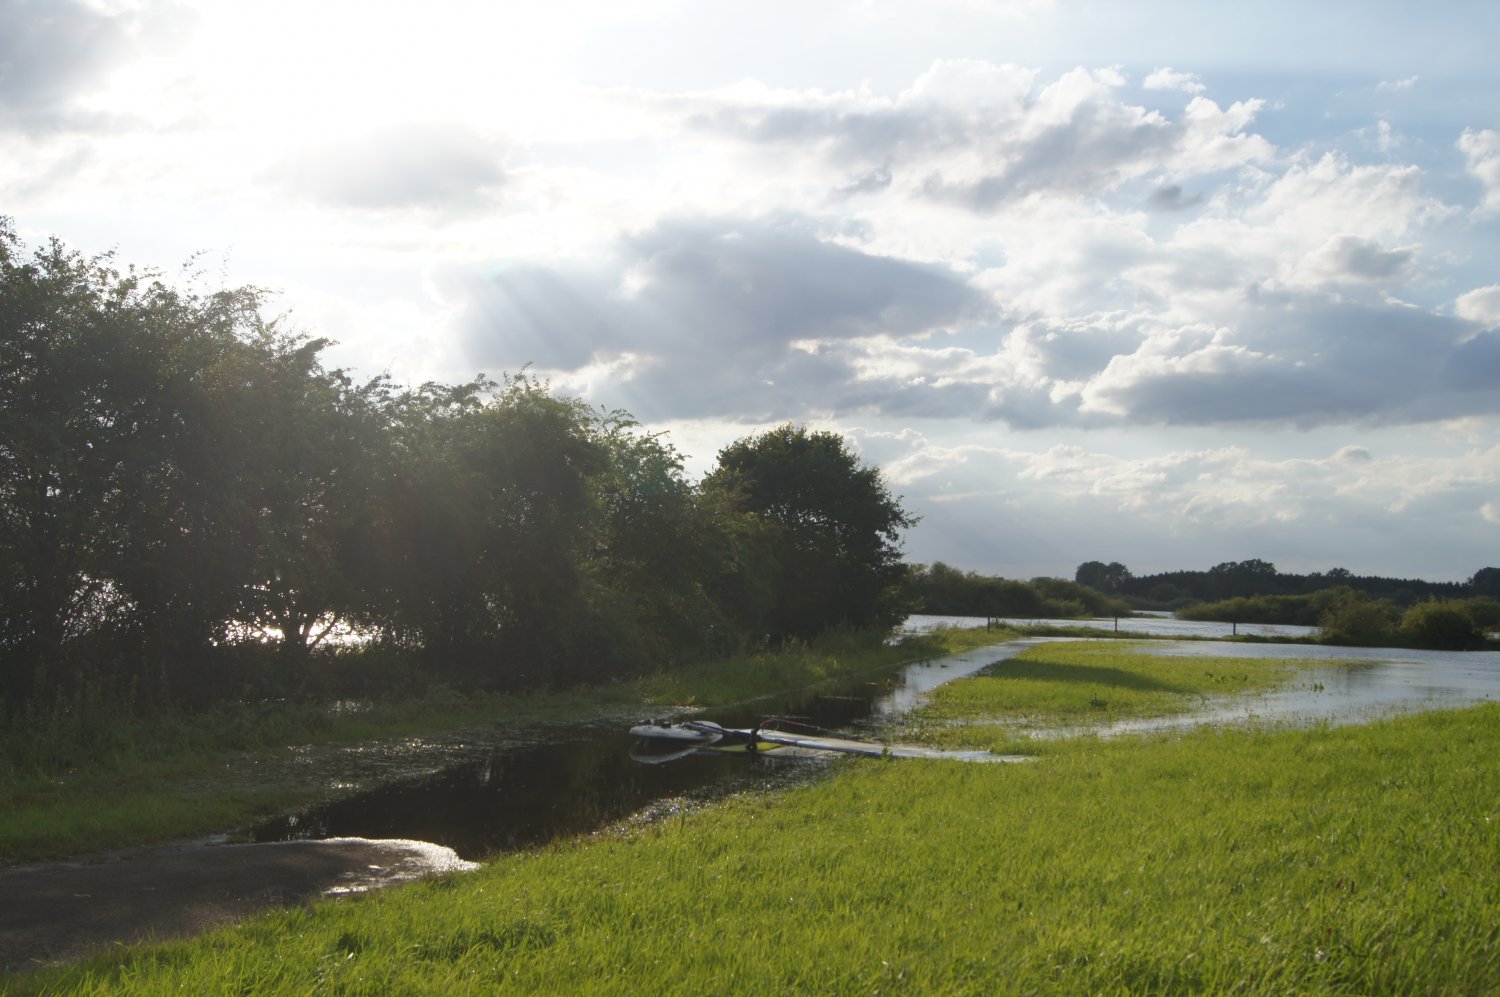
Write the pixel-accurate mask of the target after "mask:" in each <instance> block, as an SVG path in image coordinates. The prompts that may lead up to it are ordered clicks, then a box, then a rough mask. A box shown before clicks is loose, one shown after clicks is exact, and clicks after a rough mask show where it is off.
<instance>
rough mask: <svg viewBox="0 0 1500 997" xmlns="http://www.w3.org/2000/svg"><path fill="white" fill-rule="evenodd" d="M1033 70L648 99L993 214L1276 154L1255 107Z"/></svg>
mask: <svg viewBox="0 0 1500 997" xmlns="http://www.w3.org/2000/svg"><path fill="white" fill-rule="evenodd" d="M1037 75H1038V74H1037V73H1036V71H1034V70H1030V69H1024V68H1022V67H1018V66H1013V65H996V64H994V63H989V62H984V61H980V60H950V61H940V62H937V63H935V64H934V65H933V66H932V67H931V68H930V69H929V70H928V71H927V72H926V73H924V74H922V76H920V77H919V78H918V79H917V80H916V81H915V82H914V83H913V84H912V86H911V87H910V88H908V89H907V90H905V91H903V92H902V93H900V94H899V95H897V96H896V97H893V98H886V97H880V96H877V95H874V94H872V93H870V92H868V91H864V90H859V91H845V92H839V93H832V94H830V93H825V92H822V91H788V90H772V89H770V88H767V87H764V86H761V85H758V84H741V85H739V86H736V87H733V88H728V89H726V90H722V91H716V92H710V93H704V94H697V95H693V96H691V97H661V98H653V99H654V100H655V102H656V103H658V104H659V105H660V106H661V107H664V108H669V109H673V110H676V111H677V112H679V113H683V114H685V115H686V121H687V122H688V123H689V124H690V126H691V127H692V128H694V129H695V130H697V131H698V132H700V133H705V134H710V135H714V136H719V137H722V138H725V139H728V140H732V141H736V142H740V143H744V144H746V145H748V146H762V147H776V148H780V149H783V150H786V151H787V152H788V153H795V154H798V155H802V156H805V157H811V160H812V162H813V163H814V164H821V167H822V168H823V169H825V170H827V171H829V172H830V174H832V175H833V176H836V177H838V178H839V179H838V180H837V181H836V182H835V183H834V184H833V185H832V186H833V187H834V188H835V189H837V190H839V191H840V192H843V191H849V190H867V189H870V187H871V184H872V182H873V181H878V185H879V187H880V188H881V189H886V188H889V189H890V190H891V191H893V192H896V193H899V194H900V195H901V196H904V197H907V198H917V199H926V200H931V201H936V202H941V203H946V204H949V205H954V206H958V207H961V208H965V209H967V210H971V211H975V212H981V213H989V212H994V211H996V210H998V209H1000V208H1002V207H1004V206H1005V205H1007V204H1011V203H1013V202H1015V201H1018V200H1021V199H1024V198H1026V197H1029V196H1032V195H1051V196H1068V197H1072V196H1080V195H1082V196H1094V195H1099V194H1103V193H1107V192H1109V191H1112V190H1114V189H1116V188H1118V187H1119V186H1121V185H1122V184H1124V183H1127V182H1129V181H1131V180H1134V179H1137V178H1140V177H1144V176H1160V177H1164V178H1177V177H1185V176H1195V175H1199V174H1203V173H1208V172H1214V171H1219V170H1226V169H1232V168H1235V167H1239V166H1243V165H1246V164H1249V163H1255V162H1260V161H1262V160H1265V159H1267V158H1269V157H1270V155H1271V153H1272V150H1271V146H1270V144H1269V143H1268V142H1267V141H1266V140H1265V139H1264V138H1262V137H1260V136H1258V135H1254V134H1251V133H1247V132H1246V131H1245V129H1246V128H1247V127H1248V126H1249V125H1250V124H1251V123H1252V122H1253V120H1254V118H1255V116H1256V114H1257V113H1258V112H1259V110H1260V108H1261V106H1262V105H1261V103H1260V102H1259V101H1255V100H1250V101H1243V102H1240V103H1236V104H1233V105H1231V106H1230V107H1228V108H1221V107H1220V106H1219V105H1217V104H1216V103H1214V102H1213V101H1211V100H1207V99H1205V98H1202V97H1194V98H1193V99H1192V101H1190V102H1189V104H1188V106H1187V108H1185V109H1184V110H1183V111H1182V112H1181V114H1180V115H1178V116H1177V117H1176V118H1170V117H1168V116H1166V115H1164V114H1162V113H1161V112H1158V111H1152V110H1148V109H1146V108H1143V107H1140V106H1136V105H1132V104H1128V103H1126V102H1125V101H1124V100H1122V99H1121V98H1120V94H1119V91H1120V89H1121V88H1122V87H1123V86H1124V84H1125V79H1124V77H1122V76H1120V74H1119V73H1117V72H1115V71H1113V70H1087V69H1081V68H1080V69H1075V70H1072V71H1070V72H1067V73H1064V74H1063V75H1062V76H1061V77H1059V78H1058V79H1056V80H1054V81H1052V82H1051V83H1047V84H1045V85H1041V86H1038V85H1037Z"/></svg>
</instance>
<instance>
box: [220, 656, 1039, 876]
mask: <svg viewBox="0 0 1500 997" xmlns="http://www.w3.org/2000/svg"><path fill="white" fill-rule="evenodd" d="M1027 646H1030V642H1017V643H1015V644H1007V645H1000V646H993V647H987V648H981V649H979V650H976V651H970V652H965V653H962V654H956V655H950V656H948V657H944V658H941V659H934V660H931V661H924V662H919V663H915V664H912V665H908V666H906V667H905V668H903V669H901V670H899V671H896V672H892V673H886V674H884V675H878V676H874V677H866V678H862V679H854V680H846V681H842V682H839V683H836V684H832V685H829V686H825V687H822V688H820V689H816V690H804V691H802V692H799V693H794V694H791V695H789V696H783V697H772V698H767V699H763V700H758V701H756V702H754V703H751V704H747V705H743V706H741V707H738V708H731V709H726V710H716V711H714V714H713V717H712V719H714V720H717V721H719V722H721V723H724V724H725V725H727V726H740V727H748V726H753V725H754V724H755V723H757V722H759V721H760V720H762V719H764V718H765V717H767V716H771V715H777V716H796V717H799V718H804V719H805V720H806V721H807V722H808V723H811V724H814V725H816V726H818V727H823V728H827V729H830V730H842V731H848V732H851V733H852V734H853V736H864V737H872V736H876V735H877V734H878V731H879V730H880V729H881V728H882V727H883V726H884V725H886V724H888V723H889V722H890V721H891V720H893V719H895V718H896V717H898V716H900V715H901V714H902V713H904V712H905V711H906V710H907V709H909V708H910V707H911V706H912V705H913V704H914V703H915V702H916V701H917V699H919V698H920V697H921V695H923V694H924V693H926V692H928V691H930V690H931V689H933V688H935V687H936V686H938V685H941V684H942V683H943V682H950V681H952V680H954V679H957V678H962V677H964V676H967V675H972V674H974V673H975V672H978V671H979V670H981V669H982V668H984V667H985V666H987V665H989V664H992V663H994V662H996V661H999V660H1003V659H1004V658H1006V657H1009V656H1011V655H1013V654H1017V653H1019V652H1020V651H1021V650H1022V649H1023V648H1024V647H1027ZM641 719H644V718H642V717H635V718H634V722H639V720H641ZM629 726H630V723H626V722H619V721H610V722H608V723H590V724H583V725H577V726H571V727H569V726H559V727H557V728H555V729H553V730H551V731H550V734H549V738H548V740H547V741H546V742H545V743H540V744H537V743H533V744H524V745H522V744H516V743H514V740H513V739H512V740H510V741H503V740H501V738H500V735H499V734H494V735H492V736H493V737H494V742H493V743H486V742H485V735H483V734H476V735H475V736H474V739H473V740H471V741H469V742H466V743H447V744H443V745H440V746H437V747H438V748H439V749H440V750H439V751H438V752H437V757H439V758H442V759H443V760H444V762H445V764H443V766H442V767H441V768H440V769H439V770H437V771H434V772H426V773H418V774H413V775H411V776H409V777H406V778H399V779H393V780H390V781H388V782H385V783H384V784H382V785H379V786H376V787H375V788H373V789H370V790H368V791H365V792H360V793H356V794H354V795H350V796H347V797H345V798H342V799H337V800H332V801H329V802H326V803H323V804H319V805H316V806H313V807H309V808H306V809H304V810H299V811H297V812H294V813H290V814H285V815H282V816H279V817H276V818H273V819H271V820H267V821H264V822H262V823H260V824H257V825H255V826H254V827H252V828H251V829H250V831H249V838H250V840H252V841H255V842H271V841H294V840H307V839H324V838H341V837H358V838H402V839H415V840H419V841H430V842H433V843H435V844H438V845H442V846H445V847H448V848H452V849H453V850H454V851H455V852H456V853H457V854H458V855H459V856H461V857H462V858H464V859H471V860H472V859H480V858H483V857H485V856H486V855H492V854H495V853H497V852H503V851H513V850H516V849H521V848H527V847H532V846H535V845H540V844H544V843H546V842H548V841H551V840H553V839H555V838H559V837H564V836H570V835H576V834H583V833H588V832H590V831H594V830H597V829H600V828H603V827H606V826H608V825H611V824H614V823H617V822H619V821H623V820H625V819H626V818H629V817H631V816H632V815H633V814H637V813H639V812H641V811H643V810H646V809H648V808H650V807H651V806H652V805H653V804H657V803H660V802H661V801H669V800H670V801H677V802H678V805H684V806H691V805H694V804H695V803H697V802H701V801H704V800H709V799H717V798H720V797H724V796H728V795H730V794H733V793H739V792H746V791H761V790H765V789H769V788H774V787H777V786H784V785H789V784H791V783H794V782H796V781H798V780H801V779H806V778H809V777H810V776H811V775H814V774H816V773H817V772H819V771H821V770H822V768H823V767H824V766H826V765H827V764H828V763H829V759H828V758H827V757H826V756H825V755H823V754H811V753H797V752H785V753H784V752H770V753H767V754H766V755H765V756H764V757H752V758H746V757H744V756H742V755H734V756H730V755H724V754H713V753H698V754H694V755H692V756H690V757H684V758H681V759H678V760H676V761H673V762H672V763H671V764H668V765H643V764H640V763H639V762H637V761H634V760H633V759H632V758H631V757H630V748H631V745H632V743H633V742H634V740H635V739H634V738H632V737H631V736H630V733H629ZM458 753H463V754H464V755H466V757H464V758H463V760H461V761H455V760H454V756H455V755H456V754H458ZM415 754H417V755H420V753H415Z"/></svg>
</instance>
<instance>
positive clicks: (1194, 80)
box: [1141, 68, 1208, 93]
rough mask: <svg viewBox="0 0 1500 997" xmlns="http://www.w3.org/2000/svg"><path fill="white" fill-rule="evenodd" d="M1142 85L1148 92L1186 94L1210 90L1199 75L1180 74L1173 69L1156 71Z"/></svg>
mask: <svg viewBox="0 0 1500 997" xmlns="http://www.w3.org/2000/svg"><path fill="white" fill-rule="evenodd" d="M1141 85H1142V86H1144V87H1145V88H1146V89H1147V90H1181V91H1183V92H1185V93H1202V92H1203V91H1204V90H1207V89H1208V87H1206V86H1204V85H1203V82H1202V81H1201V80H1199V79H1198V76H1197V74H1195V73H1179V72H1178V71H1177V70H1175V69H1171V68H1161V69H1158V70H1156V71H1155V72H1154V73H1152V74H1151V75H1149V76H1147V77H1146V79H1145V81H1144V82H1143V83H1142V84H1141Z"/></svg>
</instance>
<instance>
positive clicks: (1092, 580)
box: [1073, 561, 1131, 595]
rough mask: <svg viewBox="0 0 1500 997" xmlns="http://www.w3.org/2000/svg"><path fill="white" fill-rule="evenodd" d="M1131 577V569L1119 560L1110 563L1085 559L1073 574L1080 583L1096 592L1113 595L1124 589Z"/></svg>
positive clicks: (1074, 578)
mask: <svg viewBox="0 0 1500 997" xmlns="http://www.w3.org/2000/svg"><path fill="white" fill-rule="evenodd" d="M1130 578H1131V575H1130V569H1129V568H1127V567H1125V565H1123V564H1121V563H1120V562H1119V561H1111V562H1110V563H1108V564H1105V563H1104V562H1103V561H1085V562H1084V563H1083V564H1080V565H1079V566H1078V570H1077V571H1076V572H1074V574H1073V580H1074V581H1076V582H1077V583H1078V584H1079V585H1087V586H1088V587H1089V588H1091V589H1093V590H1094V591H1096V592H1105V593H1108V594H1111V595H1112V594H1114V593H1117V592H1119V591H1121V590H1122V589H1124V587H1125V584H1126V583H1127V582H1129V581H1130Z"/></svg>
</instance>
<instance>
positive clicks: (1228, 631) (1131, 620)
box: [906, 614, 1318, 639]
mask: <svg viewBox="0 0 1500 997" xmlns="http://www.w3.org/2000/svg"><path fill="white" fill-rule="evenodd" d="M993 619H994V621H995V622H996V623H998V624H1001V625H1006V626H1016V627H1059V628H1066V627H1073V628H1083V627H1089V628H1092V629H1096V630H1113V631H1115V632H1117V633H1122V634H1125V633H1128V634H1140V635H1142V636H1145V637H1207V638H1214V637H1235V636H1238V637H1291V638H1298V639H1301V638H1307V637H1311V636H1313V635H1314V634H1316V633H1317V631H1318V628H1317V627H1298V626H1291V625H1288V624H1281V623H1212V622H1206V621H1201V620H1179V619H1175V618H1173V617H1171V616H1165V615H1156V614H1147V615H1142V616H1120V617H1114V616H1100V617H1096V618H1094V619H1091V620H1050V619H1031V618H1026V617H1019V616H1004V617H995V618H993ZM985 621H986V618H985V617H982V616H913V617H910V618H909V619H908V620H907V621H906V629H907V630H908V631H910V632H913V633H921V632H923V631H925V630H931V629H933V628H934V627H939V626H945V627H982V626H984V625H985Z"/></svg>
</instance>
